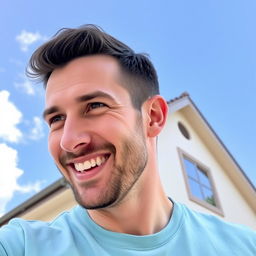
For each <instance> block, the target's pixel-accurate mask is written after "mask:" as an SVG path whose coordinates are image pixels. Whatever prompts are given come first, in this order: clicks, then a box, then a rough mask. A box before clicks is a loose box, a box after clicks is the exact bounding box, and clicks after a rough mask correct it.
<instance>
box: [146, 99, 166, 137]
mask: <svg viewBox="0 0 256 256" xmlns="http://www.w3.org/2000/svg"><path fill="white" fill-rule="evenodd" d="M146 108H147V109H146V111H147V116H148V120H147V135H148V136H149V137H156V136H157V135H158V134H159V133H160V132H161V130H162V129H163V127H164V125H165V122H166V118H167V114H168V106H167V103H166V100H165V99H164V98H163V97H162V96H160V95H156V96H153V97H152V98H150V99H149V100H148V102H147V105H146Z"/></svg>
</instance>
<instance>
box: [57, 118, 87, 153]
mask: <svg viewBox="0 0 256 256" xmlns="http://www.w3.org/2000/svg"><path fill="white" fill-rule="evenodd" d="M90 141H91V137H90V134H89V133H88V131H86V125H85V124H84V123H83V121H82V120H77V119H76V120H74V119H72V118H67V119H66V120H65V124H64V127H63V132H62V135H61V140H60V147H61V148H62V149H63V150H64V151H66V152H71V153H76V152H78V151H79V150H81V149H82V148H84V147H86V146H87V145H88V144H89V143H90Z"/></svg>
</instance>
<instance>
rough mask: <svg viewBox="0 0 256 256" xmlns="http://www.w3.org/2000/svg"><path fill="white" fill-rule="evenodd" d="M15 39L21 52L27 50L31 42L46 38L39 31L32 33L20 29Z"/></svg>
mask: <svg viewBox="0 0 256 256" xmlns="http://www.w3.org/2000/svg"><path fill="white" fill-rule="evenodd" d="M16 40H17V41H18V42H19V44H20V49H21V50H22V51H23V52H26V51H28V48H29V46H30V45H31V44H34V43H35V42H38V41H45V40H47V37H46V36H43V35H41V34H40V33H39V32H36V33H33V32H28V31H26V30H22V31H21V33H20V34H19V35H17V36H16Z"/></svg>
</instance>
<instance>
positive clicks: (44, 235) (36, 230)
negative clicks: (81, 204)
mask: <svg viewBox="0 0 256 256" xmlns="http://www.w3.org/2000/svg"><path fill="white" fill-rule="evenodd" d="M75 211H76V209H75V208H74V209H72V210H71V211H69V212H63V213H62V214H60V215H59V216H58V217H56V218H55V219H54V220H53V221H51V222H43V221H28V220H23V219H19V218H15V219H13V220H11V221H10V222H9V223H8V224H7V225H4V226H3V227H1V228H0V252H1V250H2V251H4V252H5V254H3V255H15V256H18V255H24V250H25V247H26V246H30V247H31V246H33V243H34V244H38V243H40V242H42V241H45V240H46V239H51V238H53V239H65V236H66V235H65V234H66V233H70V231H69V229H70V227H72V222H73V221H74V220H75V218H74V215H75ZM1 253H2V252H1ZM1 255H2V254H1Z"/></svg>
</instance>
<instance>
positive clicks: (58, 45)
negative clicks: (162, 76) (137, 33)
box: [27, 25, 159, 109]
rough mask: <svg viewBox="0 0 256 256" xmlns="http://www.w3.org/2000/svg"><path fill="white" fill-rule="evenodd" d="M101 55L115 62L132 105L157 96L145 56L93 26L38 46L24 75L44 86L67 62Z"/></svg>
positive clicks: (67, 32)
mask: <svg viewBox="0 0 256 256" xmlns="http://www.w3.org/2000/svg"><path fill="white" fill-rule="evenodd" d="M96 54H103V55H109V56H112V57H114V58H115V59H117V61H118V63H119V64H120V67H121V70H122V74H121V75H122V78H124V80H123V81H125V82H124V87H125V88H126V89H127V90H128V92H129V93H130V96H131V100H132V103H133V106H134V107H135V108H137V109H140V108H141V105H142V103H143V102H144V101H145V100H147V99H148V98H149V97H151V96H153V95H156V94H159V85H158V79H157V74H156V71H155V68H154V66H153V64H152V63H151V61H150V60H149V58H148V57H147V56H146V55H145V54H136V53H135V52H134V51H133V50H132V49H131V48H130V47H128V46H127V45H125V44H124V43H122V42H120V41H119V40H117V39H116V38H114V37H112V36H111V35H109V34H107V33H105V32H104V31H103V30H102V29H100V28H99V27H97V26H95V25H84V26H81V27H79V28H75V29H70V28H65V29H61V30H59V31H58V32H57V34H56V35H55V36H54V37H53V38H52V39H51V40H50V41H48V42H46V43H45V44H43V45H42V46H41V47H39V48H38V49H37V50H36V51H35V52H34V53H33V55H32V56H31V58H30V61H29V65H28V68H27V75H28V76H29V77H31V78H37V79H39V80H40V81H42V82H43V83H44V86H45V87H46V84H47V81H48V79H49V77H50V75H51V73H52V72H53V70H54V69H56V68H59V67H61V66H64V65H65V64H67V63H68V62H69V61H71V60H73V59H75V58H78V57H82V56H89V55H96Z"/></svg>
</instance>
